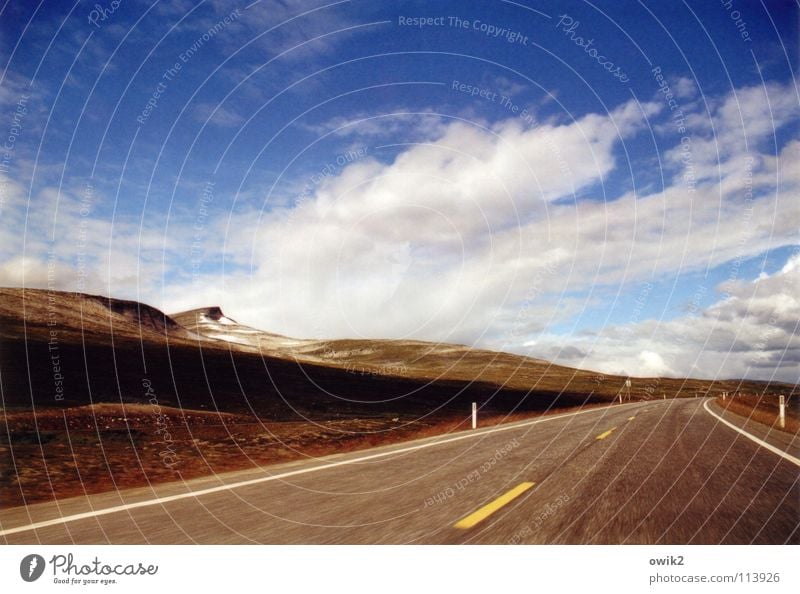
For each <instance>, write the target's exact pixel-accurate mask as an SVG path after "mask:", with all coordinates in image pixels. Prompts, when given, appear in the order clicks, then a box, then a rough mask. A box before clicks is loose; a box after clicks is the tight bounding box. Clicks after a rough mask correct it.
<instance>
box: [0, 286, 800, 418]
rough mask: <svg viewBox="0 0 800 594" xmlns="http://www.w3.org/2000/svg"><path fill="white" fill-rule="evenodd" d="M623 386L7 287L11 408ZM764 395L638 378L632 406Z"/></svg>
mask: <svg viewBox="0 0 800 594" xmlns="http://www.w3.org/2000/svg"><path fill="white" fill-rule="evenodd" d="M625 379H626V378H623V377H619V376H610V375H602V374H596V373H593V372H588V371H582V370H577V369H572V368H569V367H563V366H559V365H554V364H552V363H549V362H547V361H542V360H539V359H532V358H528V357H521V356H518V355H512V354H508V353H498V352H494V351H487V350H481V349H474V348H470V347H467V346H462V345H451V344H437V343H430V342H423V341H406V340H364V339H352V340H330V341H324V340H309V339H296V338H290V337H286V336H281V335H277V334H272V333H269V332H265V331H262V330H258V329H255V328H250V327H248V326H244V325H241V324H239V323H238V322H236V321H235V319H233V318H229V317H227V316H226V315H225V314H224V313H223V312H222V310H221V309H220V308H219V307H208V308H202V309H196V310H191V311H187V312H181V313H177V314H173V315H167V314H165V313H163V312H161V311H160V310H158V309H156V308H154V307H151V306H149V305H146V304H142V303H138V302H135V301H123V300H118V299H111V298H107V297H101V296H95V295H84V294H78V293H68V292H50V291H45V290H31V289H26V290H23V289H0V387H1V388H2V398H3V406H4V407H6V408H15V407H16V408H20V407H21V408H29V407H31V406H36V407H53V406H75V405H87V404H97V403H100V402H130V403H141V402H145V401H147V400H148V399H150V398H151V397H152V395H153V394H154V395H155V397H156V398H157V400H158V402H159V403H160V404H164V405H171V406H179V407H183V408H191V409H198V410H219V411H225V412H240V413H241V412H244V413H248V414H252V413H255V414H257V415H259V416H266V417H268V418H273V419H283V420H290V419H292V420H298V419H308V418H310V419H312V420H313V419H323V418H336V417H347V416H349V415H353V414H359V415H385V414H396V413H400V412H402V413H412V414H417V415H431V414H445V413H448V412H451V411H458V412H459V413H463V412H465V411H467V410H468V409H469V406H470V403H471V402H473V401H474V402H478V403H479V405H480V406H481V407H482V409H483V410H486V411H492V412H502V413H505V412H510V411H516V410H541V409H546V408H550V407H554V406H555V407H560V406H574V405H579V404H583V403H586V402H609V401H612V400H613V399H614V398H616V397H617V395H618V394H619V392H620V391H621V390H622V391H623V392H624V393H626V394H627V390H625V388H624V384H625ZM57 382H60V383H57ZM144 382H148V385H150V386H152V388H153V393H152V394H151V393H148V391H147V390H145V389H144V388H143V384H144ZM765 387H766V384H764V383H760V382H739V381H735V380H733V381H731V380H729V381H718V382H709V381H704V380H694V379H689V380H683V379H667V378H634V379H633V380H632V387H631V397H632V398H633V399H652V398H662V397H663V396H666V397H668V398H671V397H674V396H676V395H679V396H694V395H695V393H697V392H701V393H703V394H705V393H711V394H716V393H719V392H721V391H724V390H728V391H734V390H737V389H738V390H740V391H749V392H757V391H762V390H764V389H765ZM57 388H60V390H58V389H57ZM770 389H771V390H773V391H783V392H785V393H789V392H790V391H791V386H786V385H784V384H775V385H773V386H771V387H770Z"/></svg>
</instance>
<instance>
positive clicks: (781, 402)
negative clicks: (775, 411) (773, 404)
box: [778, 394, 786, 429]
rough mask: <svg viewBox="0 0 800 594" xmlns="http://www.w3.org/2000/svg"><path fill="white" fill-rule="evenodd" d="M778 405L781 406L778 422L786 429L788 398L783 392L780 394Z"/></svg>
mask: <svg viewBox="0 0 800 594" xmlns="http://www.w3.org/2000/svg"><path fill="white" fill-rule="evenodd" d="M778 405H779V407H780V413H779V416H778V419H779V423H778V424H779V425H780V426H781V429H784V428H785V427H786V398H785V397H784V396H783V394H781V395H780V396H778Z"/></svg>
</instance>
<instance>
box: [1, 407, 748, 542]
mask: <svg viewBox="0 0 800 594" xmlns="http://www.w3.org/2000/svg"><path fill="white" fill-rule="evenodd" d="M612 408H618V405H616V406H615V405H612V406H604V407H602V408H592V409H589V410H581V411H578V412H574V413H566V414H563V415H555V416H552V417H546V418H543V419H542V418H539V419H535V420H533V421H526V422H522V423H514V424H509V425H505V426H502V427H497V428H494V429H486V430H484V431H479V432H477V433H473V432H469V433H467V434H466V435H459V436H457V437H451V438H449V439H442V440H439V441H434V442H431V443H423V444H419V445H415V446H409V447H405V448H399V449H393V450H390V451H388V452H380V453H378V454H371V455H369V456H361V457H360V458H353V459H350V460H342V461H340V462H331V463H330V464H323V465H321V466H314V467H312V468H301V469H299V470H291V471H289V472H284V473H281V474H273V475H270V476H265V477H261V478H257V479H250V480H247V481H241V482H238V483H231V484H229V485H220V486H218V487H209V488H206V489H200V490H199V491H192V492H190V493H179V494H177V495H168V496H166V497H157V498H155V499H148V500H146V501H137V502H135V503H127V504H124V505H117V506H114V507H107V508H105V509H99V510H94V511H90V512H84V513H80V514H73V515H71V516H63V517H60V518H55V519H53V520H45V521H42V522H36V523H33V524H28V525H26V526H17V527H15V528H8V529H7V530H0V536H7V535H9V534H18V533H20V532H27V531H29V530H37V529H39V528H46V527H48V526H56V525H58V524H66V523H68V522H75V521H77V520H85V519H87V518H95V517H97V516H107V515H109V514H114V513H117V512H121V511H126V510H129V509H137V508H140V507H149V506H151V505H159V504H163V503H169V502H171V501H178V500H180V499H189V498H192V497H200V496H201V495H209V494H211V493H220V492H222V491H232V490H233V489H238V488H239V487H247V486H250V485H257V484H259V483H266V482H269V481H275V480H278V479H283V478H287V477H290V476H297V475H300V474H307V473H310V472H317V471H320V470H327V469H329V468H336V467H337V466H346V465H348V464H355V463H357V462H364V461H365V460H374V459H375V458H384V457H386V456H391V455H392V454H402V453H405V452H413V451H416V450H421V449H424V448H430V447H433V446H437V445H443V444H446V443H453V442H454V441H461V440H462V439H470V438H473V437H481V436H483V435H489V434H491V433H499V432H501V431H511V430H513V429H520V428H522V427H527V426H529V425H536V424H538V423H545V422H547V421H555V420H557V419H564V418H566V417H574V416H576V415H582V414H586V413H591V412H599V411H605V410H609V409H612ZM712 414H713V413H712ZM723 422H724V421H723ZM734 428H735V427H734ZM98 495H100V493H98Z"/></svg>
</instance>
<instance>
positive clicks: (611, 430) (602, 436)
mask: <svg viewBox="0 0 800 594" xmlns="http://www.w3.org/2000/svg"><path fill="white" fill-rule="evenodd" d="M615 429H616V427H612V428H611V429H609V430H608V431H603V432H602V433H601V434H600V435H598V436H597V437H595V439H605V438H606V437H608V436H609V435H611V434H612V433H613V432H614V430H615Z"/></svg>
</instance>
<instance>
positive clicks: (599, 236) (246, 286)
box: [0, 83, 800, 379]
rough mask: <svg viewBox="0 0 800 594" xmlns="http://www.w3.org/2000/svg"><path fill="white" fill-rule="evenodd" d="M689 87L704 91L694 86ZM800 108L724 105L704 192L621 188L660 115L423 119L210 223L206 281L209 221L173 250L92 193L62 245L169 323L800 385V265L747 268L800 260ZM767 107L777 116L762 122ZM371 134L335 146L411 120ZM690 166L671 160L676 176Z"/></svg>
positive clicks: (776, 98) (707, 154)
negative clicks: (662, 283)
mask: <svg viewBox="0 0 800 594" xmlns="http://www.w3.org/2000/svg"><path fill="white" fill-rule="evenodd" d="M684 87H685V88H684ZM681 88H683V91H681V92H682V93H683V96H686V97H688V96H690V91H691V89H689V85H688V83H685V84H683V83H682V85H681ZM792 93H794V88H793V87H791V86H780V85H768V87H767V88H766V89H760V90H759V89H755V88H754V89H749V88H748V89H742V90H740V91H739V92H737V93H731V94H729V95H727V96H725V97H721V98H718V99H713V98H712V99H710V100H709V103H710V104H711V105H712V106H713V109H712V123H713V125H712V126H708V127H707V128H702V129H701V128H699V127H698V128H697V130H698V133H697V135H696V136H693V138H695V140H694V141H693V142H692V145H691V151H692V159H693V161H692V163H693V166H695V167H696V171H695V175H694V177H693V178H692V179H691V180H687V178H686V176H685V175H684V173H685V171H679V172H678V173H677V174H676V175H675V176H674V177H672V178H669V179H667V183H666V187H664V188H663V189H661V190H658V191H651V192H648V193H641V192H639V193H637V192H633V191H632V192H628V193H625V194H622V195H608V194H607V193H606V192H605V190H604V188H605V182H606V180H608V178H609V176H611V175H612V174H615V173H618V172H620V171H625V170H626V169H627V168H628V167H629V165H630V164H629V163H626V162H624V161H623V155H625V151H624V150H621V148H622V147H623V144H625V143H627V142H630V141H631V140H632V139H633V138H634V137H635V136H636V135H637V134H639V133H640V132H642V131H644V130H646V129H647V128H648V126H650V125H651V124H652V121H653V120H654V121H661V122H662V123H663V120H664V116H663V114H661V111H662V105H661V104H660V103H658V102H655V103H639V102H636V101H634V100H631V101H628V102H626V103H624V104H622V105H620V106H619V107H617V108H615V109H613V110H612V111H610V112H609V113H606V114H591V113H590V114H587V115H584V116H583V117H581V118H578V119H575V120H573V121H554V120H548V121H540V120H538V119H537V117H536V115H537V114H526V116H529V117H509V118H507V119H505V120H501V121H498V122H495V123H492V124H486V123H482V122H467V121H463V120H458V119H453V118H439V117H436V118H432V117H431V118H429V117H425V118H422V119H421V120H419V121H432V122H434V123H433V125H432V126H431V128H430V129H428V130H424V132H427V135H426V136H425V137H424V138H423V139H422V140H420V139H417V140H418V141H417V142H416V143H413V144H409V145H408V146H407V148H405V149H404V150H402V151H401V152H399V153H398V154H397V155H396V156H395V157H394V158H393V160H391V161H387V160H386V159H379V158H377V157H376V156H375V155H373V154H364V155H360V156H359V157H358V158H357V159H354V160H353V162H350V163H349V164H347V165H345V166H343V167H342V168H340V169H338V170H337V172H336V173H335V174H332V175H327V176H324V178H322V179H320V180H318V182H317V183H315V184H314V185H313V187H312V188H311V189H310V191H309V192H308V193H307V195H305V196H304V197H303V198H302V199H301V200H300V201H299V202H297V203H293V202H292V201H290V200H284V199H277V200H269V201H268V203H269V204H274V206H273V207H272V209H271V210H264V211H253V210H249V209H242V210H239V211H236V212H231V213H230V214H229V216H224V217H216V218H214V219H213V220H209V221H208V222H207V225H206V229H205V231H204V238H205V239H204V242H205V243H204V253H205V254H220V255H221V256H220V257H221V258H224V264H225V269H224V270H225V273H224V274H217V273H214V274H211V273H208V272H203V273H202V274H201V276H199V277H196V278H195V279H194V280H192V279H190V278H189V277H188V276H189V275H188V274H187V270H186V263H187V262H191V260H190V258H189V254H190V247H189V246H190V245H191V244H192V242H193V238H194V232H193V230H192V224H191V221H190V217H189V218H188V219H187V220H184V219H181V218H178V219H177V220H176V221H173V222H171V223H170V225H169V228H168V233H167V228H166V227H165V226H163V225H159V224H158V221H154V220H147V221H146V222H145V223H143V224H142V223H140V224H139V225H137V224H136V221H130V220H124V219H123V220H118V221H115V222H114V223H113V224H111V223H110V222H108V221H105V220H103V219H101V218H99V217H96V216H94V215H92V216H89V217H82V216H81V215H80V202H79V198H78V197H77V193H75V192H73V193H70V192H64V191H62V192H61V193H60V194H61V206H60V210H59V215H58V222H57V225H58V228H57V232H56V235H57V237H58V238H59V241H60V242H65V245H64V246H62V247H63V250H67V251H66V252H62V253H72V254H74V253H75V241H76V240H75V229H80V226H81V225H84V226H86V225H92V226H93V227H91V230H90V232H89V234H88V235H89V236H90V237H91V238H92V239H91V241H92V242H93V243H92V245H91V246H90V249H89V250H87V253H90V254H92V258H93V259H92V261H91V263H90V269H91V270H92V273H93V274H95V275H96V278H94V277H93V278H94V281H93V282H94V283H95V284H96V286H97V287H98V288H99V289H103V290H102V291H101V292H108V293H112V294H115V295H119V296H123V295H124V296H134V297H139V298H141V299H143V300H145V301H149V302H151V303H153V304H154V305H157V306H160V307H163V308H165V309H168V310H171V311H177V310H181V309H188V308H191V307H197V306H200V305H209V304H220V305H222V306H223V307H224V308H225V309H227V310H229V312H232V313H231V315H232V316H234V317H236V318H237V319H238V320H240V321H242V322H245V323H249V324H251V325H254V326H257V327H261V328H264V329H267V330H270V331H275V332H280V333H283V334H289V335H294V336H308V337H353V336H364V337H372V338H401V337H412V338H419V339H428V340H441V341H455V342H462V343H467V344H475V345H480V346H486V347H491V348H497V349H503V350H513V351H517V352H521V353H526V354H532V355H534V356H539V357H542V358H547V359H555V360H557V361H559V360H560V361H562V362H565V363H567V364H569V365H576V366H580V367H584V368H593V369H599V370H601V371H607V372H621V373H629V374H632V375H664V374H666V375H672V374H675V375H684V374H692V375H703V376H718V375H724V376H742V375H750V376H751V377H766V376H770V375H771V374H776V375H777V376H778V377H781V378H783V379H787V378H788V377H790V376H791V374H792V373H794V374H795V378H796V372H797V366H798V363H797V361H798V359H800V353H798V351H797V345H796V339H795V334H794V332H795V328H794V327H793V326H792V324H793V323H794V324H796V322H797V319H800V316H798V311H797V308H798V301H797V298H796V297H795V296H796V295H797V294H798V293H797V291H796V289H797V287H796V285H797V274H798V273H797V258H796V257H793V259H792V260H790V261H789V262H788V263H787V267H786V268H784V269H783V270H781V271H780V272H778V273H776V274H774V275H772V276H764V277H762V278H759V279H756V280H755V281H753V282H751V281H750V280H748V279H744V278H742V276H741V274H740V273H739V266H740V265H741V262H742V261H743V260H744V259H746V258H748V257H752V256H755V255H758V254H761V253H763V252H765V251H767V250H771V249H774V248H777V247H781V246H787V245H795V244H797V243H798V242H797V225H796V221H797V220H798V219H800V210H799V205H798V201H797V200H796V195H797V192H798V190H800V173H798V168H797V167H796V163H797V162H798V160H800V140H797V139H794V140H790V141H788V142H786V143H785V144H784V146H783V147H782V149H781V151H780V152H776V151H774V150H772V151H770V150H769V146H768V144H769V143H768V140H769V138H770V137H771V135H774V133H775V130H776V129H777V128H780V127H782V126H785V125H786V124H787V123H789V122H792V121H794V120H795V119H796V109H795V107H796V105H795V104H793V103H792V100H791V96H792ZM767 100H768V101H769V105H770V106H771V107H770V110H771V111H770V113H771V114H772V118H771V119H770V118H768V122H767V124H764V123H753V124H752V125H751V124H750V119H751V118H763V117H764V113H765V112H764V101H767ZM659 118H661V119H660V120H659ZM358 119H359V118H356V120H355V121H354V120H353V119H352V118H351V119H342V120H340V121H336V122H333V121H331V122H327V123H326V124H325V125H323V126H322V127H321V128H320V130H319V132H320V133H321V134H325V133H327V132H330V131H332V130H338V129H345V130H348V132H347V134H345V135H349V133H350V132H349V131H350V130H359V129H360V130H361V133H362V134H366V135H368V136H370V137H373V138H379V137H380V136H381V134H383V133H384V132H386V130H382V129H381V125H382V124H386V125H387V126H389V127H390V128H391V127H392V126H395V128H393V129H390V130H389V134H390V135H391V134H397V133H399V131H400V129H401V128H402V126H400V127H398V122H400V123H401V124H402V123H403V121H402V119H400V120H398V119H397V118H367V119H366V122H359V121H358ZM361 119H364V118H361ZM743 121H746V123H744V124H743V123H742V122H743ZM365 126H366V127H365ZM770 126H772V128H770ZM707 130H708V131H710V130H713V136H708V137H706V136H705V134H706V131H707ZM410 133H411V134H412V135H413V134H415V133H416V132H414V131H413V130H412V131H411V132H410ZM744 135H747V138H748V142H747V144H744V143H742V142H741V141H742V137H743V136H744ZM681 150H682V149H681V146H680V144H676V146H675V147H674V148H673V149H672V150H671V151H668V152H667V153H666V160H667V162H668V163H671V164H672V165H673V166H676V167H678V169H683V168H684V165H685V164H684V163H683V161H682V160H681V156H680V155H681V154H680V151H681ZM712 164H713V167H712ZM712 170H713V171H712ZM55 198H56V194H52V195H49V197H48V194H47V192H45V193H44V194H43V195H42V196H40V197H39V198H38V199H37V208H41V209H42V210H41V211H39V212H36V213H29V214H28V219H27V220H28V221H34V224H38V225H40V226H41V227H42V229H41V233H40V234H39V232H37V234H31V235H29V236H28V237H31V238H32V237H40V236H41V237H47V236H48V235H47V233H52V228H51V227H48V224H52V219H48V217H47V215H46V213H47V212H48V210H47V208H48V207H47V206H46V205H47V203H48V202H47V201H48V200H49V201H50V202H52V201H53V200H55ZM278 198H280V197H278ZM226 214H228V213H226ZM23 215H24V211H23V210H20V209H17V216H18V217H23ZM36 221H39V222H38V223H36ZM24 222H25V220H24V217H23V218H20V219H19V223H20V224H24ZM7 232H8V231H7ZM8 233H11V234H12V236H11V238H8V237H7V238H0V248H2V247H3V246H4V245H6V246H7V245H9V243H8V242H9V241H13V232H8ZM18 241H19V240H18V239H17V245H19V243H18ZM47 248H48V245H47V242H46V241H38V243H37V241H35V240H33V239H29V240H28V242H27V243H26V252H25V254H22V255H20V254H13V253H10V254H9V256H15V257H20V256H22V257H24V258H26V259H27V260H25V261H24V262H23V261H18V262H17V263H16V264H13V265H12V264H9V265H7V266H4V267H3V269H2V270H0V275H4V276H1V277H0V283H3V284H16V282H12V281H18V280H19V279H18V278H16V277H14V278H12V277H11V276H10V275H11V274H12V272H11V271H12V270H16V271H19V270H24V271H26V272H25V274H26V277H25V278H26V283H31V282H35V283H39V282H41V270H42V269H43V268H42V267H45V268H46V265H47V258H46V253H47ZM69 250H71V252H70V251H69ZM62 260H64V263H65V265H69V264H70V263H71V264H72V265H74V257H73V259H72V261H70V258H62ZM37 263H38V264H37ZM181 263H183V270H182V271H181V268H180V264H181ZM37 265H38V272H37ZM722 265H727V266H728V267H729V268H730V275H729V281H728V282H727V283H725V285H724V286H721V287H719V288H718V291H720V292H721V294H722V295H723V298H721V299H719V300H718V301H717V302H716V303H714V304H713V305H711V306H709V307H707V308H706V309H704V310H703V311H696V312H693V313H692V314H691V315H684V316H679V317H678V318H675V319H673V320H667V321H659V320H650V319H641V320H640V319H637V320H634V321H631V323H630V324H628V325H624V326H606V327H602V328H600V329H597V330H596V331H595V332H594V333H592V334H574V333H569V332H567V331H564V330H562V331H560V332H559V333H555V332H554V331H553V330H552V328H554V327H559V326H561V327H564V325H567V324H568V323H569V322H570V321H572V320H574V319H575V317H576V316H578V315H580V314H581V313H582V312H583V311H585V310H586V309H587V308H598V307H603V306H608V305H609V303H610V299H611V298H609V296H612V298H613V295H614V294H615V293H616V292H620V291H630V290H632V288H633V290H635V287H636V285H637V283H643V282H650V281H652V280H653V279H657V278H671V277H679V276H681V275H684V274H686V273H687V272H690V271H695V270H705V269H710V268H714V267H719V266H722ZM203 270H205V269H203ZM37 274H38V276H37ZM167 276H169V278H167ZM153 279H158V280H159V281H162V280H163V281H164V285H163V286H162V284H161V282H154V280H153ZM93 286H94V285H93ZM711 290H713V288H712V287H709V288H708V291H711ZM767 331H769V332H768V334H765V333H766V332H767Z"/></svg>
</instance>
